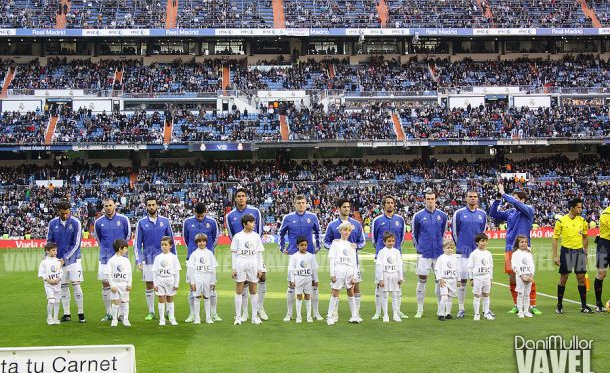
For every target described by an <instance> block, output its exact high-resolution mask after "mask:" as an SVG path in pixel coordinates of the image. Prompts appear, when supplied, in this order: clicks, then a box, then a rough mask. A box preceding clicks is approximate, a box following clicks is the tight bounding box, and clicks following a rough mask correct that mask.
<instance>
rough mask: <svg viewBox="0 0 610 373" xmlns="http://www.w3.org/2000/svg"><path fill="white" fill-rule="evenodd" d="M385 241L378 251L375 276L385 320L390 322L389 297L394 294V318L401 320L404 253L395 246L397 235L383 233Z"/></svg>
mask: <svg viewBox="0 0 610 373" xmlns="http://www.w3.org/2000/svg"><path fill="white" fill-rule="evenodd" d="M383 243H384V244H385V247H384V248H383V249H381V250H379V253H377V259H376V260H375V278H377V279H378V282H377V286H379V289H381V297H382V299H381V309H382V310H383V322H389V321H390V317H389V316H388V297H389V294H390V293H391V294H392V312H393V317H392V319H393V320H394V321H396V322H401V321H402V319H401V318H400V314H399V311H400V303H399V302H400V295H401V294H400V293H401V288H400V285H402V283H403V281H404V275H403V270H402V255H401V254H400V251H398V249H396V248H395V247H394V245H395V244H396V237H394V235H393V234H392V233H390V232H385V233H384V234H383Z"/></svg>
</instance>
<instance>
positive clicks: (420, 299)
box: [415, 279, 426, 312]
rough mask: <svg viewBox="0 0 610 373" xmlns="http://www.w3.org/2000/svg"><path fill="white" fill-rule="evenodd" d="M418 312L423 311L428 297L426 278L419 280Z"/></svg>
mask: <svg viewBox="0 0 610 373" xmlns="http://www.w3.org/2000/svg"><path fill="white" fill-rule="evenodd" d="M415 293H416V295H417V312H423V310H424V299H425V298H426V280H422V279H419V280H418V281H417V290H416V292H415Z"/></svg>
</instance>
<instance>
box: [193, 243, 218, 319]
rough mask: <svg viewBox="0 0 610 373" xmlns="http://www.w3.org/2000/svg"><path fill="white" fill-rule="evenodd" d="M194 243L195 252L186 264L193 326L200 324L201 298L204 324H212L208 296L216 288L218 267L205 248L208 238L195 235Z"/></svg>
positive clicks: (212, 256)
mask: <svg viewBox="0 0 610 373" xmlns="http://www.w3.org/2000/svg"><path fill="white" fill-rule="evenodd" d="M195 243H196V244H197V250H195V251H193V253H192V254H191V256H190V257H189V261H188V263H187V267H188V269H189V270H190V271H191V278H190V285H191V291H192V292H193V296H194V297H195V299H194V311H195V320H194V321H193V324H201V316H200V313H201V297H203V306H204V308H205V322H206V323H207V324H213V323H214V321H213V320H212V317H211V306H210V296H211V295H212V291H214V288H215V287H216V267H218V262H217V261H216V258H215V257H214V253H212V252H211V251H210V250H208V249H207V247H206V246H207V244H208V236H207V235H206V234H204V233H199V234H197V235H196V236H195Z"/></svg>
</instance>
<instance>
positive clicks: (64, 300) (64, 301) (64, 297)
mask: <svg viewBox="0 0 610 373" xmlns="http://www.w3.org/2000/svg"><path fill="white" fill-rule="evenodd" d="M61 305H62V307H63V309H64V315H69V314H70V285H68V284H61Z"/></svg>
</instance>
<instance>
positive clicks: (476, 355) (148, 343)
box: [0, 238, 610, 373]
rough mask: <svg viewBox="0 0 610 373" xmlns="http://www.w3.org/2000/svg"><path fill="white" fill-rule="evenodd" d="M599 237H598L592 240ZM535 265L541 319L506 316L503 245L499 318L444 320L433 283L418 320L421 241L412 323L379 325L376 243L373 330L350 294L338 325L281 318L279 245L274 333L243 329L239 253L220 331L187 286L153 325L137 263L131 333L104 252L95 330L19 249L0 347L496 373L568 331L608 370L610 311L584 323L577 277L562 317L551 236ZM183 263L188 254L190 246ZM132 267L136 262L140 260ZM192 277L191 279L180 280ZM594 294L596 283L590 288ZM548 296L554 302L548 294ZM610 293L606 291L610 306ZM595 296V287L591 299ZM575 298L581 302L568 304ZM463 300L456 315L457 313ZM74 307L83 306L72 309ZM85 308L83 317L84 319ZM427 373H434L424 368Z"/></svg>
mask: <svg viewBox="0 0 610 373" xmlns="http://www.w3.org/2000/svg"><path fill="white" fill-rule="evenodd" d="M591 241H592V240H591ZM532 246H533V252H534V259H535V262H536V266H537V269H536V283H537V286H538V306H539V309H540V310H541V311H543V313H544V314H543V315H542V316H536V317H534V318H533V319H518V318H517V317H516V316H515V315H508V314H506V312H507V311H508V310H509V309H510V308H511V307H512V299H511V297H510V293H509V291H508V289H507V288H506V286H505V284H507V282H508V281H507V276H506V275H505V274H504V273H503V268H504V266H503V263H504V253H503V251H504V250H503V247H504V241H503V240H492V241H490V244H489V247H490V249H491V251H492V253H493V254H494V256H493V257H494V278H493V281H494V285H493V287H492V291H491V308H492V310H493V311H494V312H495V313H496V315H497V317H496V320H494V321H488V320H481V321H478V322H475V321H473V320H472V293H471V291H470V289H471V288H470V287H469V290H468V292H467V297H466V312H467V316H466V318H465V319H461V320H450V321H446V322H439V321H438V320H437V319H436V317H435V314H436V300H435V297H434V287H433V286H432V285H431V284H430V283H429V285H428V287H427V296H426V304H425V309H424V317H423V318H422V319H418V320H416V319H414V318H413V315H414V314H415V311H416V308H417V304H416V302H415V285H416V276H415V273H414V268H415V267H414V264H415V256H414V255H413V254H414V250H413V247H412V245H411V244H410V242H408V244H407V245H406V250H405V253H406V254H405V255H404V256H403V259H404V260H405V280H406V281H405V284H404V285H403V303H402V310H403V312H405V313H406V314H407V315H409V319H408V320H403V322H401V323H395V322H390V323H382V322H381V321H371V320H370V317H371V316H372V315H373V313H374V291H373V277H374V273H373V269H374V267H373V253H374V249H373V247H372V246H371V245H370V243H369V244H367V246H366V247H365V248H364V249H363V251H362V252H361V253H360V261H361V271H362V273H363V276H364V281H363V283H362V287H361V289H362V295H363V300H362V307H361V315H362V317H363V318H364V323H363V324H361V325H352V324H349V323H348V322H347V320H348V305H347V297H346V296H345V294H341V298H340V306H339V317H340V320H339V322H338V323H337V324H335V325H334V326H327V325H326V322H324V321H318V322H315V323H314V324H307V323H303V324H300V325H297V324H295V323H294V321H293V322H291V323H285V322H283V321H282V318H283V317H284V315H285V313H286V300H285V297H286V267H287V265H288V257H287V256H284V255H283V254H280V253H279V252H278V251H277V246H276V245H266V252H265V262H266V264H267V268H268V273H267V284H268V285H267V297H266V300H265V309H266V310H267V313H268V314H269V317H270V320H269V321H266V322H264V324H263V325H252V324H251V323H249V322H247V323H244V324H243V325H241V326H234V325H233V322H232V321H233V314H234V305H233V294H234V288H235V286H234V282H233V281H232V280H231V267H230V263H231V256H230V254H229V252H228V246H219V247H218V248H217V249H216V253H217V258H218V262H219V265H220V267H219V269H218V286H217V288H218V297H219V299H218V313H219V315H220V316H221V317H222V318H223V321H222V322H217V323H215V324H213V325H206V324H203V325H191V324H186V323H184V322H183V320H184V319H185V318H186V317H187V316H188V304H187V286H186V284H185V283H184V284H182V285H181V287H180V289H179V292H178V295H177V296H176V316H177V318H178V321H179V323H180V324H179V325H178V326H173V327H172V326H165V327H160V326H158V325H157V322H156V321H152V322H146V321H144V317H145V316H146V314H147V310H146V304H145V299H144V284H143V283H141V282H140V281H139V276H140V272H138V271H136V270H135V267H134V278H135V280H134V287H133V288H134V289H133V291H132V294H131V303H130V306H131V307H130V308H131V312H130V320H131V323H132V327H131V328H126V327H123V326H122V325H119V326H118V327H116V328H111V327H110V325H109V324H108V323H102V322H100V321H99V320H100V318H101V317H102V316H103V315H104V313H105V312H104V306H103V303H102V299H101V284H100V282H99V281H98V280H97V279H96V274H97V255H98V250H97V248H91V249H89V248H83V255H82V262H83V270H84V271H85V282H84V283H83V291H84V296H85V314H86V316H87V323H86V324H79V323H78V321H72V322H69V323H64V324H62V325H60V326H47V325H46V314H45V311H46V299H45V296H44V291H43V287H42V282H41V281H40V280H39V279H38V278H36V271H37V268H38V264H39V262H40V260H41V259H42V257H43V250H42V249H15V250H2V251H1V252H0V268H1V271H0V283H1V284H2V287H3V289H4V294H5V296H4V297H3V301H2V302H1V303H0V314H1V315H2V318H0V326H1V328H2V333H1V335H0V346H3V347H4V346H19V347H22V346H45V345H49V346H50V345H84V344H126V343H129V344H134V345H135V346H136V361H137V368H138V371H140V372H152V371H158V372H181V373H185V372H208V371H209V372H213V371H226V370H227V367H230V370H231V371H235V372H241V371H248V372H264V373H272V372H287V371H311V372H327V371H333V372H350V373H351V372H374V371H384V372H407V371H415V370H416V369H417V370H421V371H425V372H446V371H447V367H448V366H450V367H451V371H452V372H472V371H473V369H476V370H478V371H485V372H494V371H495V372H512V371H516V370H517V367H516V361H515V352H514V348H513V343H514V337H515V335H520V336H523V337H525V338H529V339H538V338H544V337H547V336H549V335H551V334H561V335H563V336H564V337H566V338H570V337H571V336H572V335H579V336H580V338H581V339H593V340H594V342H593V353H592V362H591V363H592V370H593V371H595V372H598V371H603V370H604V368H603V367H605V366H606V365H607V364H608V362H609V361H608V357H607V355H606V354H605V353H604V351H606V350H607V346H608V343H609V342H610V335H608V334H607V333H605V332H603V331H604V330H606V328H607V321H608V319H607V317H608V315H607V314H594V315H583V314H581V313H580V312H579V310H580V305H579V304H578V302H577V303H572V302H571V301H576V300H578V299H579V298H578V294H577V289H576V280H575V278H574V277H573V276H571V277H570V279H569V281H568V285H567V289H566V295H565V298H566V299H564V308H565V312H566V313H565V314H564V315H556V314H555V313H554V309H555V304H556V299H555V298H554V296H553V294H555V293H556V288H557V280H558V274H557V269H556V267H554V266H553V264H552V260H551V256H552V254H551V239H544V238H542V239H535V240H533V241H532ZM590 247H591V248H592V249H591V250H590V252H589V266H588V268H589V275H590V276H591V283H592V282H593V277H594V276H595V270H594V264H595V262H594V260H595V257H594V251H595V250H594V248H595V245H594V244H593V242H591V243H590ZM326 255H327V251H326V250H322V252H321V253H320V254H318V261H319V263H320V280H321V281H320V313H322V314H323V315H325V314H326V310H327V307H328V299H329V294H330V290H329V286H328V282H329V275H328V265H327V260H326ZM179 256H180V260H181V263H184V256H185V248H184V247H180V248H179ZM131 260H132V264H133V255H131ZM184 275H185V273H181V282H183V281H184ZM591 286H592V284H591ZM546 294H549V295H546ZM609 297H610V294H609V293H608V291H607V290H606V294H605V295H604V299H608V298H609ZM592 299H593V293H592V289H591V291H590V292H589V300H590V301H591V300H592ZM568 300H571V301H568ZM455 303H456V302H454V305H453V310H454V311H453V312H454V314H455V313H457V304H455ZM72 307H73V308H74V307H75V306H74V304H73V305H72ZM74 311H75V309H73V313H74ZM422 369H423V370H422Z"/></svg>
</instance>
